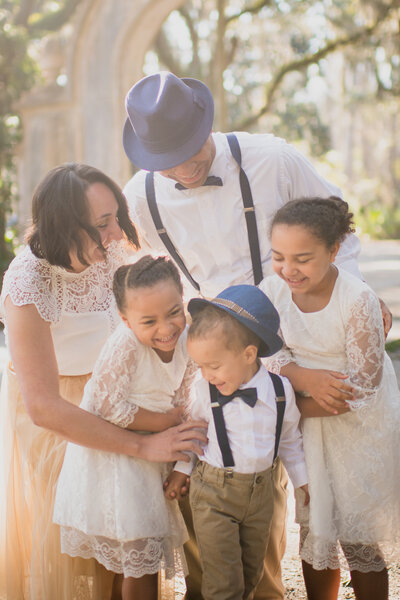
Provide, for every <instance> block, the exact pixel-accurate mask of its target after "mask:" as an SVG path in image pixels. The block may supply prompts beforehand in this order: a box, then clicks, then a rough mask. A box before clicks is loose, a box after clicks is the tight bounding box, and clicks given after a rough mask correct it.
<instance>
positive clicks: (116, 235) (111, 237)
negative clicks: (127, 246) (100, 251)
mask: <svg viewBox="0 0 400 600" xmlns="http://www.w3.org/2000/svg"><path fill="white" fill-rule="evenodd" d="M122 237H123V233H122V229H121V227H120V226H119V223H118V220H117V219H116V220H115V222H114V223H113V224H112V225H111V226H110V227H109V228H108V229H107V231H106V234H105V236H104V240H103V242H108V243H109V242H118V241H119V240H121V239H122Z"/></svg>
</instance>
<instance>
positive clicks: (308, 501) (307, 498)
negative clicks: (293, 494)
mask: <svg viewBox="0 0 400 600" xmlns="http://www.w3.org/2000/svg"><path fill="white" fill-rule="evenodd" d="M300 489H301V490H303V492H304V493H305V495H306V496H305V498H304V506H307V505H308V504H310V492H309V491H308V483H306V484H305V485H301V486H300Z"/></svg>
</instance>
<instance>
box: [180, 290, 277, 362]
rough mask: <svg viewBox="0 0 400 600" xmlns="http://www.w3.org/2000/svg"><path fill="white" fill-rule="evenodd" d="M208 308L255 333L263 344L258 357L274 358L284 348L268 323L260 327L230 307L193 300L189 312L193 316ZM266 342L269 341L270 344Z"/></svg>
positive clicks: (208, 301) (198, 299)
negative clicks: (229, 317)
mask: <svg viewBox="0 0 400 600" xmlns="http://www.w3.org/2000/svg"><path fill="white" fill-rule="evenodd" d="M206 306H214V307H215V308H218V309H220V310H224V311H225V312H227V313H228V314H229V315H231V316H232V317H234V318H235V319H236V320H237V321H239V322H240V323H242V324H243V325H244V326H245V327H247V329H250V330H251V331H252V332H253V333H255V334H256V335H257V336H258V337H259V338H260V342H261V344H260V346H259V348H258V353H257V354H258V356H261V357H263V356H264V357H265V356H272V355H273V354H275V353H276V352H278V351H279V350H280V349H281V348H282V346H283V342H282V339H281V338H280V337H279V335H277V334H276V333H275V332H274V331H273V330H272V329H271V328H270V327H268V323H262V325H260V323H255V322H253V321H251V320H250V319H247V318H246V317H244V316H243V315H241V314H238V313H236V312H234V311H233V310H230V309H229V308H228V307H225V306H221V305H220V304H216V303H214V302H213V301H212V300H205V299H204V298H192V300H190V302H189V304H188V311H189V313H190V314H191V315H192V316H193V315H194V314H195V313H196V312H199V311H200V310H202V309H203V308H205V307H206ZM266 340H268V342H267V341H266Z"/></svg>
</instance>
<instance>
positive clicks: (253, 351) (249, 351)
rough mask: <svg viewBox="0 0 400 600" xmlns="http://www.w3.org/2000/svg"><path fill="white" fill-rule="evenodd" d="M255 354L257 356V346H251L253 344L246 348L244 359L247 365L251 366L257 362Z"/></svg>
mask: <svg viewBox="0 0 400 600" xmlns="http://www.w3.org/2000/svg"><path fill="white" fill-rule="evenodd" d="M257 354H258V348H257V346H253V344H250V345H249V346H246V348H245V349H244V357H245V359H246V362H247V364H249V365H251V364H253V363H255V362H256V360H257Z"/></svg>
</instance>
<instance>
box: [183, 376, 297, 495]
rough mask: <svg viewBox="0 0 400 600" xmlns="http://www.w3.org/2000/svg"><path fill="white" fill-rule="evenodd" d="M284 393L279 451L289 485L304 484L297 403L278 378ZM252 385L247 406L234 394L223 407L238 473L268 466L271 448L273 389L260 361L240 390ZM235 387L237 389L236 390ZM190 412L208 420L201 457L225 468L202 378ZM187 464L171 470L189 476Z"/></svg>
mask: <svg viewBox="0 0 400 600" xmlns="http://www.w3.org/2000/svg"><path fill="white" fill-rule="evenodd" d="M282 381H283V386H284V390H285V397H286V409H285V416H284V420H283V426H282V433H281V439H280V444H279V452H278V455H279V457H280V458H281V460H282V462H283V464H284V465H285V467H286V469H287V472H288V474H289V477H290V479H291V481H292V483H293V487H295V488H297V487H300V486H301V485H304V484H306V483H307V481H308V479H307V471H306V465H305V461H304V453H303V443H302V438H301V433H300V430H299V419H300V413H299V410H298V408H297V406H296V401H295V396H294V392H293V388H292V386H291V385H290V383H289V381H288V379H286V378H285V377H282ZM254 387H255V388H257V402H256V404H255V406H254V407H253V408H252V407H251V406H249V405H248V404H246V403H245V402H244V401H243V400H242V399H241V398H234V399H233V400H231V402H229V403H228V404H225V406H224V407H223V409H222V410H223V414H224V420H225V425H226V432H227V435H228V440H229V445H230V448H231V452H232V456H233V460H234V462H235V466H234V467H233V470H234V471H236V472H238V473H257V472H260V471H264V470H265V469H268V468H269V467H271V465H272V460H273V456H274V448H275V428H276V412H277V410H276V400H275V390H274V386H273V383H272V380H271V377H270V376H269V374H268V371H267V369H266V368H265V367H264V366H263V365H261V366H260V368H259V370H258V371H257V373H256V374H255V375H254V377H252V379H251V380H250V381H248V382H247V383H245V384H244V385H241V386H240V388H254ZM240 388H239V389H240ZM190 416H191V417H192V418H193V419H204V420H205V421H207V422H208V432H207V437H208V444H207V445H206V446H205V447H204V454H203V456H202V457H201V460H202V461H204V462H206V463H208V464H210V465H211V466H213V467H219V468H224V463H223V460H222V454H221V450H220V447H219V445H218V440H217V434H216V431H215V424H214V418H213V416H212V409H211V401H210V392H209V385H208V382H207V381H206V380H205V379H203V378H201V379H199V380H198V381H196V383H195V389H194V394H193V400H192V406H191V410H190ZM192 466H193V464H192V463H186V462H183V461H179V462H177V463H176V465H175V469H174V470H175V471H179V472H181V473H186V474H187V475H189V474H190V473H191V471H192Z"/></svg>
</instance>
